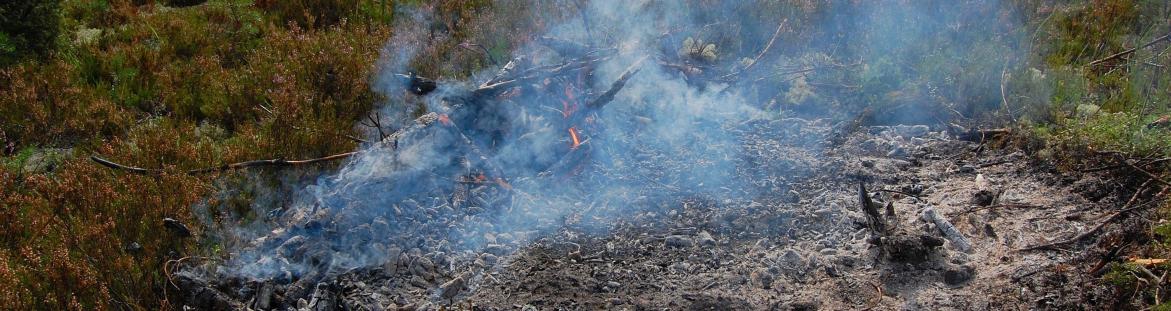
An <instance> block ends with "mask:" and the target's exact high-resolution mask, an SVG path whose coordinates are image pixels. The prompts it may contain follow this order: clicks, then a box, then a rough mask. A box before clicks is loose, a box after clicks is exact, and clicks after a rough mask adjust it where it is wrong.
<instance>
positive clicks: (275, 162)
mask: <svg viewBox="0 0 1171 311" xmlns="http://www.w3.org/2000/svg"><path fill="white" fill-rule="evenodd" d="M355 154H358V152H357V151H351V152H346V153H339V154H335V155H330V156H325V157H320V158H314V159H306V160H285V159H270V160H252V161H244V162H238V163H231V164H225V165H221V166H217V167H208V168H201V169H194V170H188V171H187V172H186V173H187V174H189V175H198V174H205V173H212V172H222V171H227V170H234V169H244V168H252V167H261V166H297V165H305V164H313V163H318V162H326V161H333V160H338V159H344V158H348V157H350V156H352V155H355ZM89 158H90V159H91V160H93V161H94V162H97V163H98V164H101V165H102V166H105V167H109V168H112V169H116V170H124V171H129V172H132V173H136V174H162V173H165V172H166V171H165V170H162V169H146V168H141V167H135V166H129V165H123V164H118V163H116V162H113V161H110V160H106V159H103V158H101V157H98V156H90V157H89Z"/></svg>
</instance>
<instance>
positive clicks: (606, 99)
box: [586, 56, 647, 109]
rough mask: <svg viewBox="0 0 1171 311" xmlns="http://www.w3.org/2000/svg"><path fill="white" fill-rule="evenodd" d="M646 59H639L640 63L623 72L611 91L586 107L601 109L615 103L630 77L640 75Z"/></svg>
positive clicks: (636, 62) (611, 85)
mask: <svg viewBox="0 0 1171 311" xmlns="http://www.w3.org/2000/svg"><path fill="white" fill-rule="evenodd" d="M646 59H647V57H646V56H644V57H642V58H640V59H638V61H635V62H634V64H631V65H630V67H626V70H625V71H623V72H622V75H621V76H618V80H615V81H614V83H611V84H610V89H609V90H606V92H605V93H602V95H601V96H598V98H596V99H594V100H593V101H590V102H589V103H588V104H586V107H587V108H590V109H601V108H602V107H603V106H606V104H609V103H610V102H611V101H613V100H614V96H615V95H617V94H618V91H621V90H622V88H623V87H625V86H626V81H628V80H630V77H633V76H634V74H635V73H638V71H639V70H640V69H642V62H643V61H645V60H646Z"/></svg>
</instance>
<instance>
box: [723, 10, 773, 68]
mask: <svg viewBox="0 0 1171 311" xmlns="http://www.w3.org/2000/svg"><path fill="white" fill-rule="evenodd" d="M787 22H788V20H787V19H785V20H781V22H780V23H778V24H777V30H776V31H775V32H773V36H772V38H769V39H768V43H767V44H765V45H764V49H761V50H760V53H757V54H756V57H754V58H753V59H752V62H750V63H748V65H745V66H744V68H742V69H740V70H739V71H736V72H733V73H729V74H726V75H723V76H721V77H720V79H721V80H724V79H731V78H733V77H736V76H738V75H741V74H743V73H745V72H748V69H752V67H753V66H755V65H756V63H759V62H760V58H762V57H764V54H765V53H768V50H769V49H771V48H772V47H773V43H776V41H777V37H779V36H780V35H781V30H782V29H784V28H785V23H787Z"/></svg>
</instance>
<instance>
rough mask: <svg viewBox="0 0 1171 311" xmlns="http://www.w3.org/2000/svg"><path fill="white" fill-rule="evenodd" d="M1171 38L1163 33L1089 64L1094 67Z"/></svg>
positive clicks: (1170, 35)
mask: <svg viewBox="0 0 1171 311" xmlns="http://www.w3.org/2000/svg"><path fill="white" fill-rule="evenodd" d="M1169 39H1171V34H1166V35H1163V36H1162V37H1158V38H1155V39H1154V40H1151V42H1147V43H1146V44H1143V45H1142V46H1139V47H1135V48H1130V49H1128V50H1125V51H1122V52H1118V53H1116V54H1114V55H1110V56H1106V58H1102V59H1099V60H1095V61H1092V62H1090V64H1089V65H1087V66H1090V67H1093V66H1096V65H1098V64H1102V63H1105V62H1108V61H1111V60H1114V59H1118V58H1120V57H1123V56H1126V55H1130V54H1133V53H1134V52H1136V51H1138V50H1141V49H1145V48H1148V47H1151V46H1152V45H1155V44H1158V43H1159V42H1161V41H1164V40H1169Z"/></svg>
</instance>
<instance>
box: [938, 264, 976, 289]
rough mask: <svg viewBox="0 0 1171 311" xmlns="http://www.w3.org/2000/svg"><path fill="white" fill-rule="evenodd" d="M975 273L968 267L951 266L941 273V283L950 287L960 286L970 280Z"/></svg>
mask: <svg viewBox="0 0 1171 311" xmlns="http://www.w3.org/2000/svg"><path fill="white" fill-rule="evenodd" d="M974 272H975V269H973V268H972V267H970V266H951V267H948V268H947V269H946V270H944V271H943V283H946V284H947V285H951V286H957V285H961V284H963V283H965V282H967V281H968V280H971V279H972V274H973V273H974Z"/></svg>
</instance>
